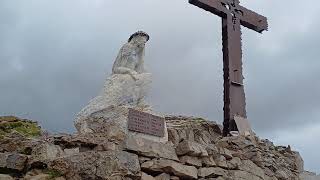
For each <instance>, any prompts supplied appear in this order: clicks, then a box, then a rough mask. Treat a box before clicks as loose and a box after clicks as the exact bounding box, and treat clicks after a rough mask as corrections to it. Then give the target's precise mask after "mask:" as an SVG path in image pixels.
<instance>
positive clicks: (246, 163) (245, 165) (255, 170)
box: [239, 160, 265, 179]
mask: <svg viewBox="0 0 320 180" xmlns="http://www.w3.org/2000/svg"><path fill="white" fill-rule="evenodd" d="M239 169H240V170H242V171H246V172H248V173H251V174H253V175H255V176H258V177H260V178H261V179H264V178H265V173H264V171H263V170H262V169H261V168H260V167H258V166H257V165H256V164H254V163H253V162H252V161H250V160H243V161H242V164H241V166H240V167H239Z"/></svg>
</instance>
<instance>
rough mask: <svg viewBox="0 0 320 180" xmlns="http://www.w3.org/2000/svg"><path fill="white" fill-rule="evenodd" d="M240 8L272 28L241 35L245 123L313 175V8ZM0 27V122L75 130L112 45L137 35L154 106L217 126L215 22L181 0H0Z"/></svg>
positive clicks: (316, 127) (317, 106)
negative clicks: (13, 119)
mask: <svg viewBox="0 0 320 180" xmlns="http://www.w3.org/2000/svg"><path fill="white" fill-rule="evenodd" d="M241 4H242V5H243V6H245V7H247V8H248V9H251V10H254V11H256V12H258V13H259V14H262V15H264V16H266V17H268V21H269V31H266V32H263V33H262V34H259V33H256V32H254V31H252V30H249V29H246V28H244V27H243V28H242V39H243V41H242V46H243V63H244V67H243V68H244V76H245V82H244V83H245V91H246V97H247V111H248V119H249V121H250V123H251V126H252V127H253V129H254V131H255V132H256V133H257V134H258V135H259V136H260V137H261V138H268V139H271V140H272V141H274V142H275V143H276V144H278V145H280V144H281V145H289V144H290V145H291V147H293V149H294V150H298V151H300V153H301V155H302V156H303V158H304V161H305V168H306V169H307V170H310V171H314V172H317V173H320V169H319V163H320V154H319V153H317V149H318V148H320V146H319V144H317V143H316V142H317V139H319V138H320V121H319V120H320V103H319V102H318V100H319V99H320V93H319V92H320V83H319V75H320V74H319V72H318V71H319V69H320V61H319V60H318V59H319V58H318V47H319V45H318V42H319V41H320V34H319V33H318V32H317V31H318V28H319V27H320V21H318V16H317V15H319V14H320V11H319V7H318V6H317V4H319V2H317V1H316V0H306V1H304V3H303V5H301V2H299V1H297V2H294V1H289V0H284V1H276V0H263V1H262V0H259V1H249V0H242V1H241ZM0 20H1V21H0V37H1V42H0V63H1V67H0V84H1V86H0V87H1V89H0V90H1V94H0V115H17V116H19V117H23V118H30V119H33V120H37V121H39V123H40V124H41V126H42V127H43V128H44V129H47V130H49V131H50V132H74V131H75V129H74V127H73V119H74V116H75V114H76V113H77V112H79V111H80V109H81V108H82V107H84V106H85V105H86V104H87V102H88V101H89V100H90V99H91V98H93V97H94V96H96V95H97V93H98V92H99V91H100V89H101V88H102V86H103V83H104V80H105V79H106V77H107V76H108V75H109V74H110V73H111V67H112V64H113V61H114V60H115V57H116V55H117V53H118V51H119V48H120V47H121V46H122V44H123V43H125V42H126V40H127V39H128V37H129V36H130V35H131V34H132V33H133V32H135V31H137V30H144V31H146V32H148V33H149V35H150V37H151V39H150V41H149V42H148V44H147V47H146V66H147V69H148V71H149V72H151V73H152V74H153V84H152V90H151V92H150V96H149V97H148V101H149V102H150V104H151V105H152V106H153V108H154V109H155V110H156V111H160V112H164V113H167V114H182V115H192V116H200V117H204V118H207V119H209V120H214V121H217V122H219V123H222V119H223V109H222V107H223V77H222V74H223V72H222V50H221V49H222V40H221V19H220V18H219V17H217V16H215V15H212V14H210V13H208V12H206V11H203V10H202V9H199V8H197V7H195V6H193V5H190V4H188V2H187V0H166V1H164V0H153V1H150V0H139V1H129V0H118V1H111V0H90V1H89V0H69V1H63V0H55V1H53V0H30V1H21V0H16V1H12V0H2V1H1V2H0Z"/></svg>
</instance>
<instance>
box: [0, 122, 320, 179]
mask: <svg viewBox="0 0 320 180" xmlns="http://www.w3.org/2000/svg"><path fill="white" fill-rule="evenodd" d="M166 122H167V126H168V133H169V142H167V143H159V142H154V141H150V140H147V139H143V138H140V137H139V138H136V137H134V136H130V137H123V136H119V135H118V134H117V133H116V132H106V133H92V134H85V135H84V134H59V135H48V134H47V133H42V132H41V129H40V128H39V127H38V125H37V123H36V122H32V121H29V120H23V119H19V118H16V117H0V180H12V179H26V180H46V179H55V180H64V179H71V180H78V179H85V180H87V179H88V180H91V179H98V180H104V179H106V180H122V179H125V180H139V179H141V180H154V179H156V180H179V179H212V180H214V179H217V180H230V179H236V180H296V179H297V180H298V179H302V180H304V179H310V180H313V179H314V180H316V179H320V178H319V177H317V176H316V175H315V174H313V173H309V172H306V171H304V169H303V160H302V158H301V157H300V155H299V153H298V152H295V151H293V150H292V149H291V148H290V146H275V145H274V144H273V143H272V142H270V141H269V140H265V139H260V138H258V137H256V136H247V137H243V136H236V137H222V135H221V126H220V125H218V124H216V123H214V122H211V121H206V120H204V119H201V118H192V117H183V116H168V117H166Z"/></svg>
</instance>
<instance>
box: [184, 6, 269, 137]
mask: <svg viewBox="0 0 320 180" xmlns="http://www.w3.org/2000/svg"><path fill="white" fill-rule="evenodd" d="M189 2H190V3H191V4H193V5H195V6H198V7H200V8H202V9H204V10H206V11H209V12H211V13H213V14H215V15H218V16H220V17H221V18H222V43H223V72H224V75H223V77H224V108H223V109H224V122H223V134H224V135H225V136H226V135H228V134H229V132H230V131H236V130H238V128H237V124H235V117H241V118H242V119H246V118H247V114H246V98H245V93H244V86H243V79H244V78H243V73H242V46H241V25H243V26H245V27H247V28H249V29H252V30H254V31H257V32H259V33H261V32H263V31H264V30H268V22H267V18H266V17H264V16H262V15H259V14H257V13H255V12H253V11H251V10H248V9H246V8H244V7H242V6H240V5H239V4H240V2H239V0H189ZM241 118H240V119H241ZM238 120H239V118H238Z"/></svg>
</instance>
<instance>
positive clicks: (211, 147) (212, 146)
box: [206, 144, 219, 155]
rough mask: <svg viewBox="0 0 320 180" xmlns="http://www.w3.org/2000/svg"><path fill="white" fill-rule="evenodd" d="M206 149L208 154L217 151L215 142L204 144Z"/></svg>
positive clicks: (216, 152) (213, 153) (214, 153)
mask: <svg viewBox="0 0 320 180" xmlns="http://www.w3.org/2000/svg"><path fill="white" fill-rule="evenodd" d="M206 150H207V152H208V154H209V155H216V154H218V153H219V149H218V147H217V146H216V145H215V144H208V145H206Z"/></svg>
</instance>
